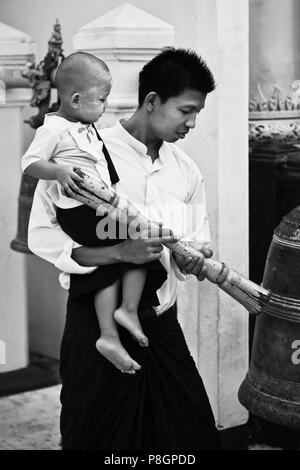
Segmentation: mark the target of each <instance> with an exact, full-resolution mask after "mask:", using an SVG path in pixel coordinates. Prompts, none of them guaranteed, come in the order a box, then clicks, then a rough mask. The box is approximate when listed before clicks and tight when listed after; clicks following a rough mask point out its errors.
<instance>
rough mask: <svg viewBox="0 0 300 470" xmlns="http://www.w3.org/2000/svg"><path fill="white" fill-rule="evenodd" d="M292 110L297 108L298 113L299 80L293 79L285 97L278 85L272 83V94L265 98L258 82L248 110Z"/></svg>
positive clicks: (299, 98) (299, 104) (299, 100)
mask: <svg viewBox="0 0 300 470" xmlns="http://www.w3.org/2000/svg"><path fill="white" fill-rule="evenodd" d="M293 110H299V114H300V80H294V81H293V82H292V84H291V86H290V90H289V92H288V94H287V96H286V97H285V98H284V97H283V95H282V89H281V88H280V87H279V85H277V84H274V86H273V93H272V96H271V97H270V98H266V96H265V95H264V93H263V91H262V89H261V86H260V84H258V85H257V93H256V95H255V96H254V98H252V99H251V100H250V103H249V111H250V112H263V111H293Z"/></svg>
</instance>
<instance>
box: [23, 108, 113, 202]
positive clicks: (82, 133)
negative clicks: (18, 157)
mask: <svg viewBox="0 0 300 470" xmlns="http://www.w3.org/2000/svg"><path fill="white" fill-rule="evenodd" d="M102 147H103V143H102V142H101V141H99V140H98V138H97V135H96V132H95V130H94V129H93V127H92V125H86V124H82V123H80V122H71V121H68V120H67V119H65V118H63V117H60V116H56V114H55V113H53V114H47V115H46V116H45V122H44V124H43V126H41V127H39V128H38V129H37V131H36V134H35V137H34V140H33V141H32V143H31V145H30V146H29V148H28V150H27V152H26V153H25V155H24V156H23V157H22V161H21V165H22V170H23V171H24V170H25V169H26V168H27V167H28V166H29V165H31V163H34V162H36V161H39V160H51V161H53V162H55V163H58V164H60V165H72V166H77V167H80V168H81V169H82V171H84V172H85V173H87V174H88V175H89V176H92V177H93V178H97V177H99V176H100V177H101V178H102V179H103V180H104V181H105V182H106V183H107V184H108V185H109V186H110V178H109V172H108V168H107V164H106V160H105V157H104V155H103V152H102ZM38 184H40V182H39V183H38ZM47 193H48V194H49V196H50V198H51V199H52V201H53V203H54V204H55V205H56V206H58V207H61V208H62V209H69V208H72V207H76V206H80V205H81V204H82V203H81V202H79V201H76V200H75V199H71V198H69V197H67V196H65V195H64V194H63V193H62V190H61V185H60V184H59V183H58V182H57V181H52V182H51V183H48V187H47Z"/></svg>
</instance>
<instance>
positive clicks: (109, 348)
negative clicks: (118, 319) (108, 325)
mask: <svg viewBox="0 0 300 470" xmlns="http://www.w3.org/2000/svg"><path fill="white" fill-rule="evenodd" d="M96 348H97V350H98V351H99V353H100V354H102V355H103V356H104V357H105V358H106V359H108V360H109V361H110V362H111V363H112V364H113V365H114V366H115V367H116V368H117V369H119V370H121V371H122V372H126V373H129V374H135V373H136V371H137V370H140V369H141V366H140V365H139V364H138V363H137V362H136V361H134V360H133V359H132V357H130V356H129V354H128V352H127V351H126V350H125V349H124V347H123V346H122V344H121V342H120V339H119V338H118V337H117V336H113V335H112V336H101V337H100V338H99V339H98V340H97V341H96Z"/></svg>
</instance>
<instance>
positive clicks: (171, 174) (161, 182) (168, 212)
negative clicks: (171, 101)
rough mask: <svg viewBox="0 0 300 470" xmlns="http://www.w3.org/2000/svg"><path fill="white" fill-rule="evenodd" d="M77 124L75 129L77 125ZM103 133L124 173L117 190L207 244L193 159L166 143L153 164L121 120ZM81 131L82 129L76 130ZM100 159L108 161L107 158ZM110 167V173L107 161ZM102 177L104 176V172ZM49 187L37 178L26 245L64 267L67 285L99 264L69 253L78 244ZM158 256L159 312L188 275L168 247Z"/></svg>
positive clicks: (200, 189)
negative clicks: (189, 212) (190, 215)
mask: <svg viewBox="0 0 300 470" xmlns="http://www.w3.org/2000/svg"><path fill="white" fill-rule="evenodd" d="M72 124H74V123H72ZM74 129H77V128H76V127H75V126H74ZM75 132H76V131H75ZM100 132H101V137H102V138H103V140H104V142H105V145H106V146H107V149H108V151H109V153H110V155H111V157H112V160H113V163H114V165H115V168H116V171H117V173H118V175H119V177H120V181H119V183H117V184H116V185H115V186H114V189H115V190H116V191H117V192H118V194H120V195H123V196H125V197H127V198H128V199H130V200H131V201H132V202H133V203H134V204H135V206H136V207H137V208H138V209H139V210H141V212H143V213H144V214H145V215H147V216H148V217H150V218H151V219H153V220H157V221H158V220H159V221H162V222H163V223H164V226H166V227H168V228H171V229H172V230H173V231H174V232H175V234H176V235H178V236H180V238H182V239H184V240H193V241H196V242H198V243H199V247H201V246H209V245H210V232H209V223H208V217H207V210H206V200H205V188H204V182H203V178H202V176H201V173H200V171H199V169H198V167H197V165H196V164H195V162H193V161H192V160H191V159H190V158H189V157H188V156H187V155H186V154H185V152H183V151H182V150H181V149H180V148H179V147H177V146H176V145H175V144H170V143H166V142H164V143H163V144H162V146H161V148H160V151H159V158H158V159H156V160H155V161H154V163H152V160H151V158H150V156H149V155H147V148H146V146H145V145H144V144H143V143H142V142H140V141H138V140H137V139H135V138H134V137H133V136H131V135H130V134H129V133H128V132H127V131H126V130H125V129H124V128H123V126H122V125H121V124H120V123H119V122H118V123H117V124H116V126H114V127H112V128H107V129H102V130H101V131H100ZM82 133H83V132H82ZM77 134H80V133H78V129H77ZM77 134H75V135H76V136H77ZM73 138H74V136H73ZM79 140H80V145H82V146H84V142H82V139H79ZM84 151H85V152H86V150H84ZM26 154H28V152H27V153H26ZM76 158H77V157H76ZM84 159H85V157H84ZM102 160H104V161H105V159H104V157H103V159H102ZM77 163H78V158H77ZM76 166H81V165H78V164H77V165H76ZM105 166H106V161H105ZM106 172H107V175H108V178H109V174H108V170H107V166H106ZM107 175H106V176H107ZM101 178H103V179H105V180H106V178H104V175H103V174H101ZM106 181H107V180H106ZM130 183H132V184H130ZM49 186H50V187H51V182H50V183H49V181H45V180H40V181H39V183H38V186H37V189H36V192H35V196H34V202H33V206H32V211H31V217H30V222H29V234H28V244H29V247H30V249H31V250H32V251H33V252H34V253H35V254H37V255H38V256H40V257H42V258H44V259H46V260H48V261H50V262H51V263H52V264H54V265H55V266H56V267H57V268H58V269H60V270H61V271H64V272H63V273H61V274H60V276H59V278H60V283H61V285H62V286H63V287H64V288H66V289H68V287H69V274H68V273H77V274H85V273H89V272H92V271H93V270H94V269H96V267H84V266H80V265H78V264H77V263H76V262H75V261H74V260H73V259H72V258H71V254H72V250H73V249H74V248H76V247H78V246H80V245H78V244H77V243H75V242H73V240H71V239H70V237H68V236H67V235H66V234H65V233H64V232H63V231H62V230H61V228H60V227H59V225H58V223H57V221H56V215H55V205H54V203H53V200H52V197H53V190H50V191H49ZM79 204H80V203H79ZM187 206H193V207H194V208H195V209H196V210H197V211H198V212H197V214H198V215H199V221H200V223H199V224H196V226H194V227H193V229H192V230H191V228H190V225H189V223H186V221H185V222H184V218H185V215H184V214H185V211H186V208H187ZM199 211H200V212H201V213H200V212H199ZM172 213H173V216H172ZM174 215H175V217H174ZM160 261H161V262H162V264H163V266H164V267H165V269H166V270H167V273H168V278H167V280H166V281H165V283H164V284H163V286H162V287H161V288H160V289H159V291H158V292H157V294H158V298H159V301H160V305H159V307H156V311H157V314H160V313H162V312H163V311H165V310H167V309H168V308H169V307H170V306H172V305H173V303H174V302H175V300H176V295H177V289H176V286H177V279H180V280H185V279H186V278H187V276H186V275H184V274H182V272H181V271H180V269H179V268H178V267H177V265H176V263H175V261H174V260H173V258H172V256H171V255H170V252H169V250H168V249H167V248H166V247H164V249H163V252H162V257H161V259H160Z"/></svg>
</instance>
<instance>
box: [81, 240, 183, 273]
mask: <svg viewBox="0 0 300 470" xmlns="http://www.w3.org/2000/svg"><path fill="white" fill-rule="evenodd" d="M166 240H167V241H176V239H173V238H170V237H168V238H167V239H166ZM164 241H165V239H164V238H147V239H138V240H132V239H130V238H128V239H127V240H124V241H123V242H121V243H118V244H117V245H114V246H109V247H91V248H90V247H85V246H81V247H78V248H75V249H73V251H72V259H74V260H75V261H76V263H78V264H80V265H81V266H95V265H96V266H104V265H107V264H115V263H134V264H145V263H150V262H151V261H154V260H157V259H159V258H160V257H161V252H162V250H163V246H162V243H163V242H164Z"/></svg>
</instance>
